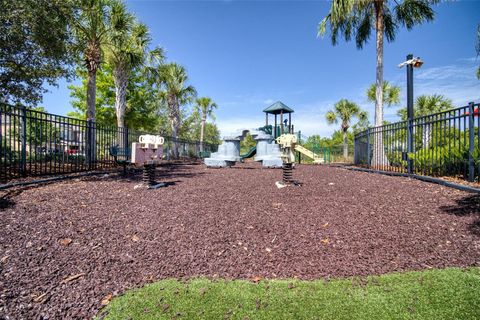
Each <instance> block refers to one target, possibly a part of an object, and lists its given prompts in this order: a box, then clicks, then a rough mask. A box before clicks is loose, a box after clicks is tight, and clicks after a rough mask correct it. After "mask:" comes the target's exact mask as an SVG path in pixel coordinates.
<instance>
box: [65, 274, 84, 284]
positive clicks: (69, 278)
mask: <svg viewBox="0 0 480 320" xmlns="http://www.w3.org/2000/svg"><path fill="white" fill-rule="evenodd" d="M84 275H85V273H78V274H74V275H72V276H69V277H66V278H65V279H63V280H62V281H61V282H60V283H62V284H63V283H68V282H70V281H73V280H76V279H78V278H80V277H83V276H84Z"/></svg>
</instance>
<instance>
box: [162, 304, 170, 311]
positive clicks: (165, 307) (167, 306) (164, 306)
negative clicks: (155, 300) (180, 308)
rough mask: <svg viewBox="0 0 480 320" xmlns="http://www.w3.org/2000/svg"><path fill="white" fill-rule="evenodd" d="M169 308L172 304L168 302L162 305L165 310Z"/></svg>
mask: <svg viewBox="0 0 480 320" xmlns="http://www.w3.org/2000/svg"><path fill="white" fill-rule="evenodd" d="M168 308H170V305H168V304H166V303H165V304H164V305H163V306H162V309H163V311H167V310H168Z"/></svg>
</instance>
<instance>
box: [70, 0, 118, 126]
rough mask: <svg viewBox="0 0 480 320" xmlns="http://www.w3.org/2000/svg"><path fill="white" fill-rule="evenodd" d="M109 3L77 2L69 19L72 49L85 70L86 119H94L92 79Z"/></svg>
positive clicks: (99, 59) (97, 0) (99, 58)
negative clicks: (74, 10) (71, 18)
mask: <svg viewBox="0 0 480 320" xmlns="http://www.w3.org/2000/svg"><path fill="white" fill-rule="evenodd" d="M111 4H112V1H111V0H81V1H80V3H79V5H78V7H77V12H78V15H77V17H76V18H75V19H73V24H72V31H73V34H74V38H75V43H74V44H73V47H74V49H75V50H76V51H78V52H79V53H80V55H81V57H82V60H83V62H84V65H85V68H86V69H87V119H91V120H95V95H96V76H97V70H98V69H99V68H100V64H101V63H102V62H103V50H104V47H105V45H106V43H107V41H108V32H109V20H110V12H111V10H110V6H111Z"/></svg>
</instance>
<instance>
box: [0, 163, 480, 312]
mask: <svg viewBox="0 0 480 320" xmlns="http://www.w3.org/2000/svg"><path fill="white" fill-rule="evenodd" d="M158 174H159V175H161V176H160V177H159V180H160V181H166V182H170V184H169V186H168V187H166V188H161V189H157V190H145V189H143V188H135V186H136V185H137V184H138V183H139V179H140V176H139V175H133V176H130V177H128V178H122V177H119V176H117V175H110V176H108V177H105V176H103V177H89V178H83V179H76V180H69V181H63V182H56V183H52V184H49V185H43V186H37V187H34V188H28V189H23V190H11V191H9V192H8V193H5V192H4V193H3V198H2V199H1V202H0V259H1V261H0V319H71V318H81V319H84V318H90V317H92V316H93V315H95V314H96V313H97V312H98V310H99V309H100V308H101V307H102V303H101V302H102V300H104V302H105V300H108V299H109V297H110V295H111V294H113V295H117V294H120V293H122V292H123V291H125V290H126V289H128V288H133V287H139V286H142V285H144V284H146V283H148V282H151V281H154V280H158V279H163V278H169V277H175V278H187V277H195V276H208V277H221V278H235V279H236V278H242V279H252V278H254V277H262V278H267V279H271V278H292V277H298V278H301V279H315V278H326V279H328V278H333V277H347V276H364V275H370V274H382V273H387V272H393V271H403V270H420V269H428V268H443V267H447V266H480V198H479V196H478V195H474V194H469V193H465V192H462V191H458V190H454V189H449V188H446V187H443V186H440V185H435V184H429V183H425V182H421V181H417V180H411V179H407V178H401V177H389V176H382V175H376V174H370V173H364V172H353V171H348V170H345V169H342V168H334V167H326V166H302V165H300V166H298V167H297V168H296V169H295V170H294V178H295V179H297V180H300V181H301V182H302V183H303V186H302V187H288V188H283V189H278V188H277V187H276V186H275V181H277V180H280V179H281V170H275V169H262V168H261V167H260V166H258V164H242V165H238V166H236V167H233V168H230V169H228V168H227V169H207V168H205V167H204V166H203V165H188V164H185V165H180V164H177V165H172V166H164V167H161V168H160V169H158Z"/></svg>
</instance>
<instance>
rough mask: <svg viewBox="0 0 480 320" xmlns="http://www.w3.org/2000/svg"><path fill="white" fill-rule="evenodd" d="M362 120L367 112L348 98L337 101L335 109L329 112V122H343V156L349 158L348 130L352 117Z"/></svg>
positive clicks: (327, 117) (327, 115) (326, 116)
mask: <svg viewBox="0 0 480 320" xmlns="http://www.w3.org/2000/svg"><path fill="white" fill-rule="evenodd" d="M354 117H356V118H358V119H359V120H362V119H364V118H367V113H366V112H364V111H362V110H360V107H359V106H358V105H357V104H356V103H354V102H351V101H348V100H347V99H342V100H340V101H338V102H337V103H335V106H334V109H333V110H330V111H328V112H327V114H326V115H325V118H326V119H327V122H328V123H329V124H334V123H338V122H339V121H340V122H341V125H340V129H341V131H342V133H343V157H344V158H345V160H346V159H347V158H348V140H347V137H348V135H347V132H348V129H349V128H350V122H351V120H352V118H354Z"/></svg>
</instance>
